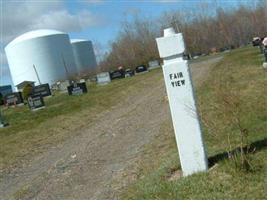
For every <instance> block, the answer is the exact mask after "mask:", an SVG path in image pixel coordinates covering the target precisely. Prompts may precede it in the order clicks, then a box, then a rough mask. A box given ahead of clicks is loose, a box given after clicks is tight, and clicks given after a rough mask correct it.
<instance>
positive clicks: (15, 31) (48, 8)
mask: <svg viewBox="0 0 267 200" xmlns="http://www.w3.org/2000/svg"><path fill="white" fill-rule="evenodd" d="M200 2H201V0H199V1H196V0H176V1H175V0H151V1H148V0H147V1H140V0H139V1H134V0H132V1H129V0H128V1H120V0H114V1H104V0H65V1H64V0H28V1H25V0H0V8H1V10H0V12H1V15H0V22H1V41H0V47H1V50H0V56H1V61H0V64H1V74H2V75H1V80H0V85H3V84H11V82H12V81H11V78H10V74H9V70H8V65H7V60H6V57H5V53H4V47H5V46H6V45H7V44H8V43H9V42H10V41H12V40H13V39H14V38H16V37H17V36H19V35H20V34H23V33H25V32H28V31H31V30H35V29H56V30H60V31H63V32H67V33H69V35H70V37H71V38H84V39H89V40H92V41H93V42H94V41H97V42H99V43H101V44H102V46H103V47H104V48H107V47H108V43H109V41H112V40H114V39H115V37H116V36H117V33H118V31H119V28H120V24H121V22H122V21H123V20H124V19H125V18H126V17H127V18H131V16H132V15H133V14H139V15H140V16H144V17H150V18H156V17H158V16H160V15H161V14H162V13H163V12H167V11H170V10H176V9H177V10H179V9H181V10H189V9H192V8H193V7H194V6H195V5H196V4H198V3H200ZM218 3H219V4H221V5H223V6H228V7H231V6H235V5H236V4H237V3H238V1H234V0H224V1H223V0H218Z"/></svg>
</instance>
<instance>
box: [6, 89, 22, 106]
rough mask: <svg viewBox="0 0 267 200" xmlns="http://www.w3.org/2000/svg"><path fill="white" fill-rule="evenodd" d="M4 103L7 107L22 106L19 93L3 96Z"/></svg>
mask: <svg viewBox="0 0 267 200" xmlns="http://www.w3.org/2000/svg"><path fill="white" fill-rule="evenodd" d="M4 103H5V105H7V106H16V105H23V103H24V102H23V98H22V95H21V92H13V93H9V94H6V95H5V96H4Z"/></svg>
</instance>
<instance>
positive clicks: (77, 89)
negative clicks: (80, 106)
mask: <svg viewBox="0 0 267 200" xmlns="http://www.w3.org/2000/svg"><path fill="white" fill-rule="evenodd" d="M68 93H69V95H81V94H84V93H87V87H86V83H85V82H83V83H74V84H71V85H70V86H68Z"/></svg>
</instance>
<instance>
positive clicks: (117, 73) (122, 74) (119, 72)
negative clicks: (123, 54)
mask: <svg viewBox="0 0 267 200" xmlns="http://www.w3.org/2000/svg"><path fill="white" fill-rule="evenodd" d="M109 74H110V78H111V80H114V79H120V78H125V71H124V70H123V69H118V70H115V71H112V72H110V73H109Z"/></svg>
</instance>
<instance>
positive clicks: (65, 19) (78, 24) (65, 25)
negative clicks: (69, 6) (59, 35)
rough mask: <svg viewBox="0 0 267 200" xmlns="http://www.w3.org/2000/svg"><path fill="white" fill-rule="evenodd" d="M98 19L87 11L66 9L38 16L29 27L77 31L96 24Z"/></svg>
mask: <svg viewBox="0 0 267 200" xmlns="http://www.w3.org/2000/svg"><path fill="white" fill-rule="evenodd" d="M97 22H98V20H97V19H96V17H94V16H93V15H92V14H91V13H90V12H88V11H80V12H79V13H78V14H75V15H73V14H70V13H68V11H67V10H59V11H53V12H49V13H47V14H44V15H42V16H41V17H40V18H38V19H37V20H36V21H35V22H34V23H33V24H32V25H30V28H31V29H38V28H51V29H58V30H61V31H65V32H78V31H81V30H83V29H84V28H86V27H90V26H94V25H97Z"/></svg>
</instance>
